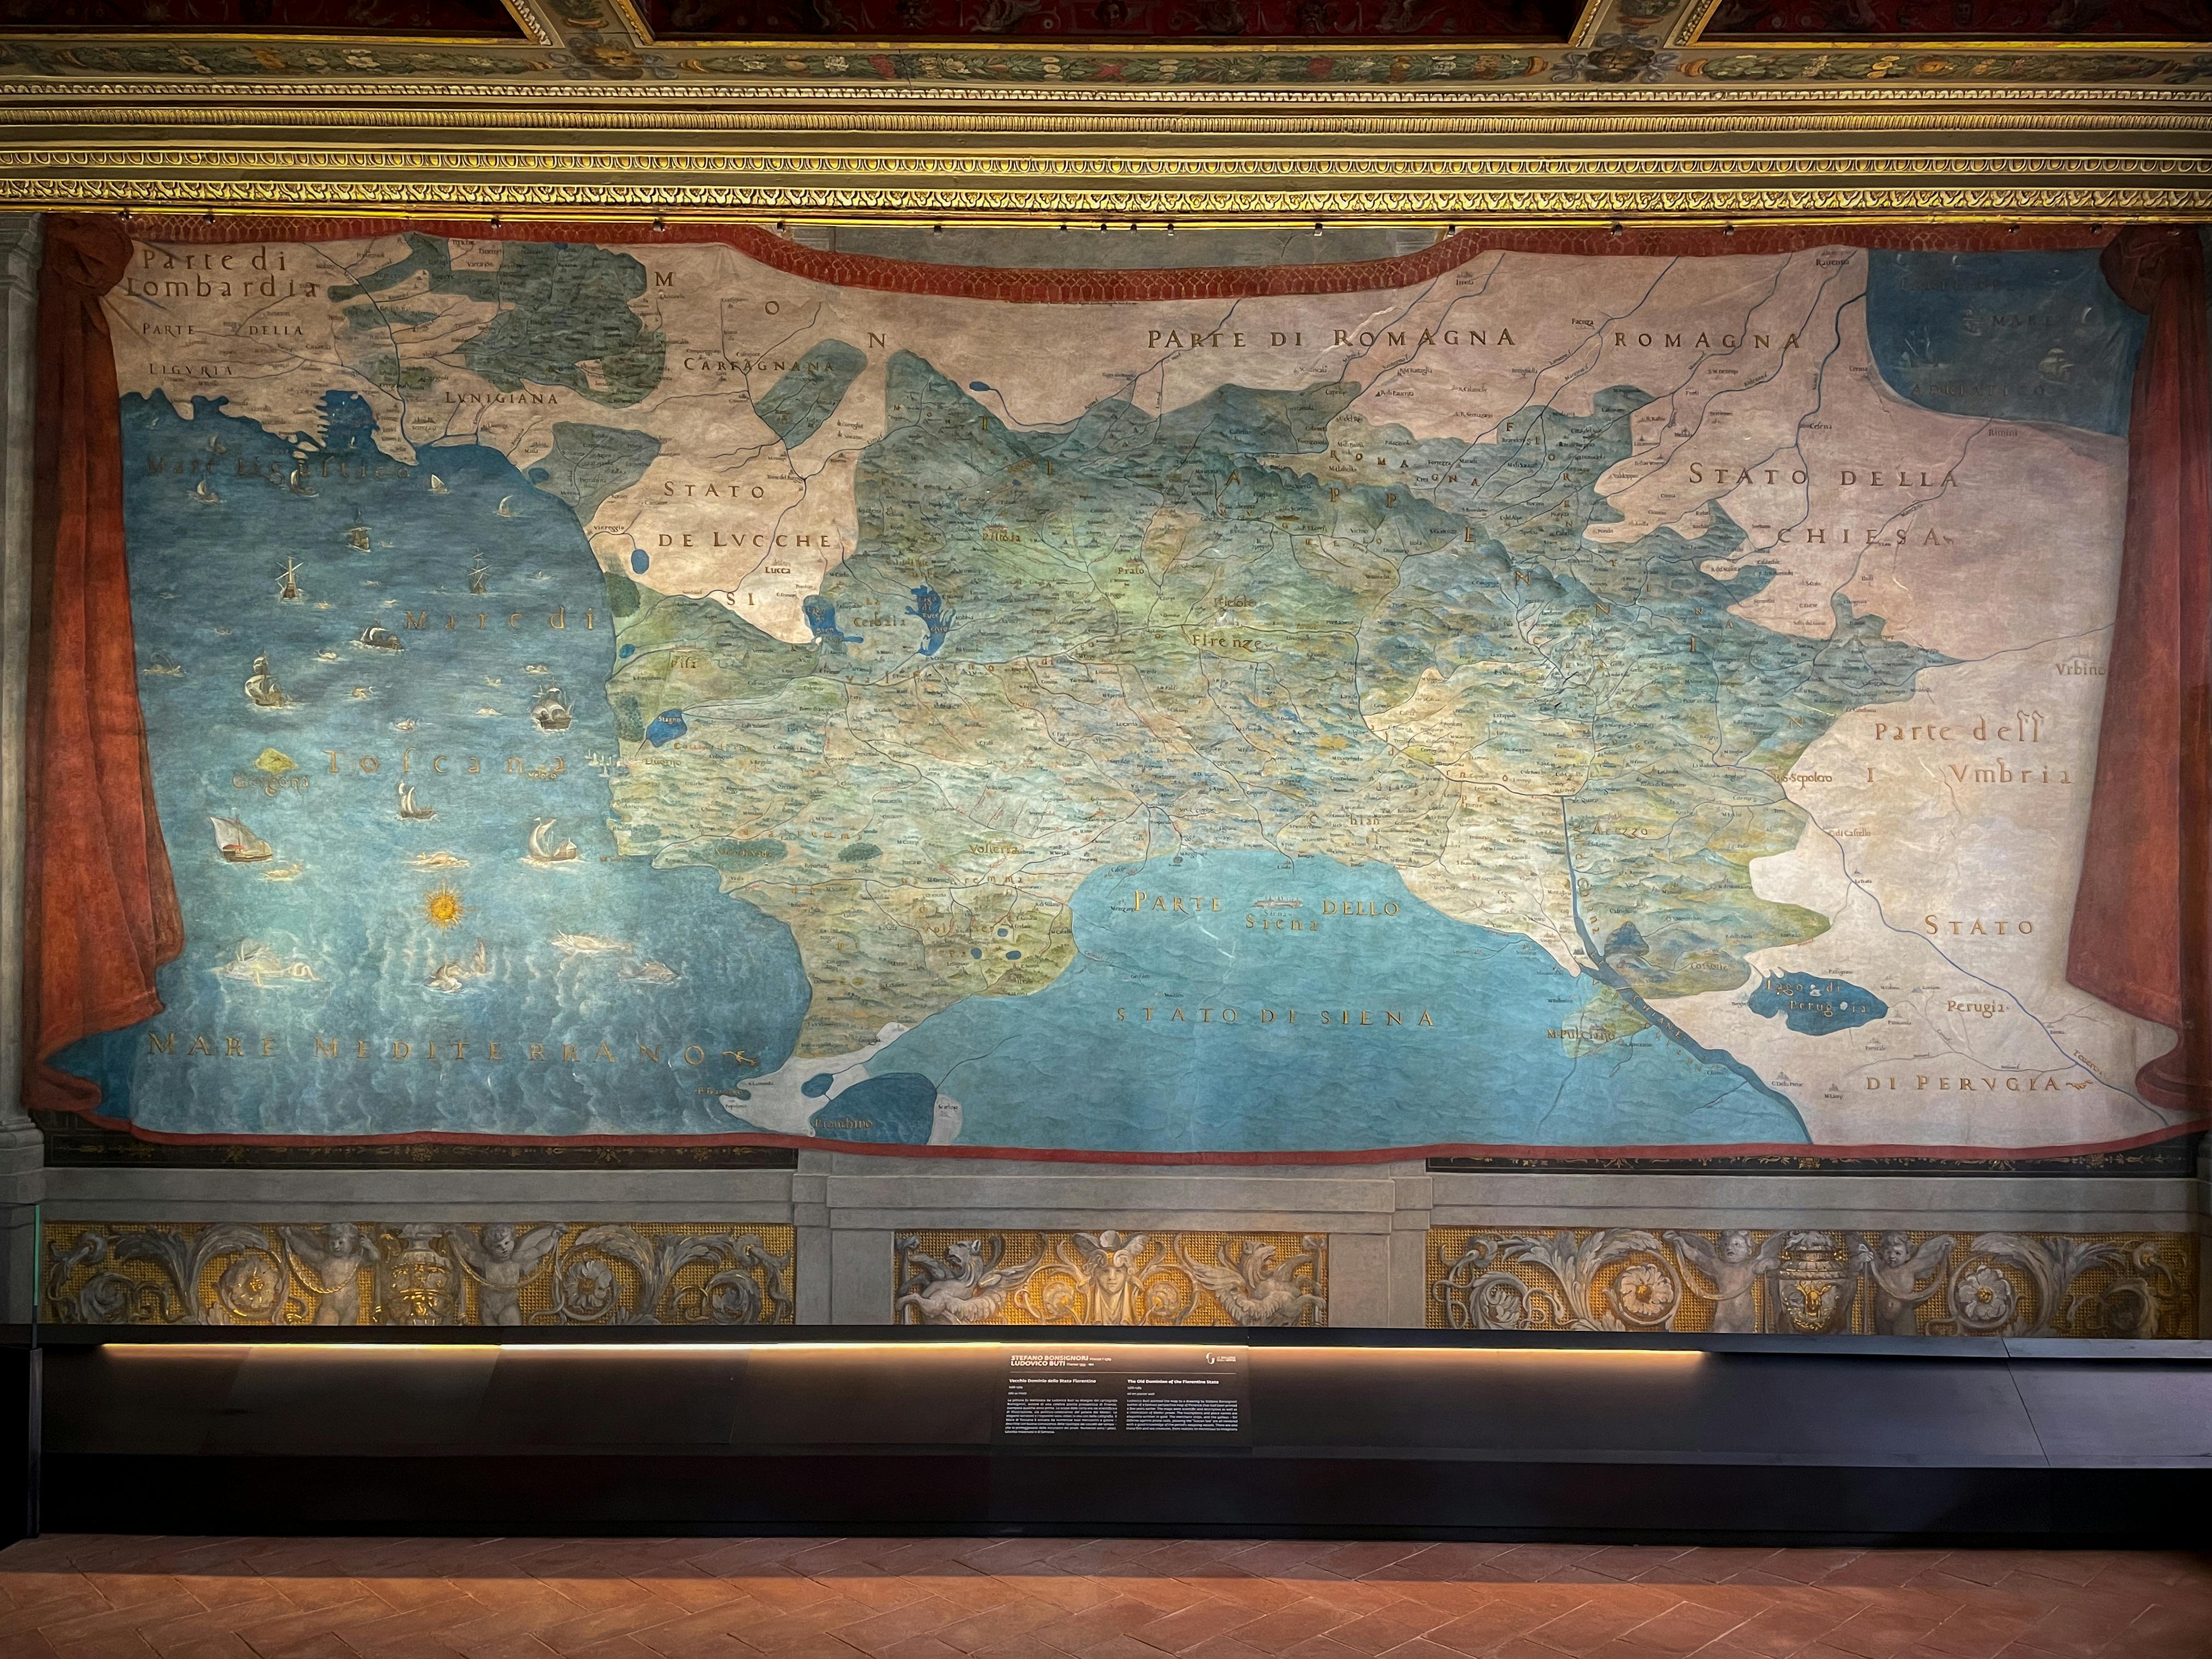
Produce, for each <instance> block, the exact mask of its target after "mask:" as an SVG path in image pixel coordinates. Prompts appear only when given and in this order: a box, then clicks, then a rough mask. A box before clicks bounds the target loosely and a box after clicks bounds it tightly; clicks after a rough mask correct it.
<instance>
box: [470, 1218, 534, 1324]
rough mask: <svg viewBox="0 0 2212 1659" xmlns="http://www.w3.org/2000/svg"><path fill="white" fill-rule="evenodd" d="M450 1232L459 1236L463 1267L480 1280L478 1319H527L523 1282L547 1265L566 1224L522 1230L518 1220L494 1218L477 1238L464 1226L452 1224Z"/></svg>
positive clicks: (486, 1321)
mask: <svg viewBox="0 0 2212 1659" xmlns="http://www.w3.org/2000/svg"><path fill="white" fill-rule="evenodd" d="M446 1237H447V1238H449V1239H451V1240H452V1241H453V1255H455V1256H456V1257H457V1258H459V1261H460V1264H461V1270H462V1271H463V1272H464V1273H467V1274H468V1276H469V1277H470V1278H471V1279H474V1280H476V1282H477V1323H478V1324H480V1325H520V1323H522V1287H523V1286H524V1285H527V1284H528V1283H530V1281H531V1280H532V1279H535V1278H537V1277H538V1273H539V1272H540V1271H541V1270H543V1268H544V1266H545V1262H546V1259H547V1258H548V1257H549V1256H550V1255H552V1253H553V1246H554V1244H555V1243H556V1242H557V1241H558V1240H559V1238H560V1237H561V1230H560V1228H558V1227H537V1228H533V1229H532V1231H529V1232H527V1233H520V1234H518V1233H517V1232H516V1231H514V1227H513V1224H512V1223H510V1222H505V1221H493V1222H488V1223H486V1224H485V1225H483V1227H481V1228H479V1229H478V1230H477V1237H475V1238H471V1237H469V1236H468V1233H467V1232H466V1231H465V1230H463V1229H461V1228H459V1227H448V1228H447V1230H446Z"/></svg>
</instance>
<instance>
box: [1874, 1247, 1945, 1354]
mask: <svg viewBox="0 0 2212 1659" xmlns="http://www.w3.org/2000/svg"><path fill="white" fill-rule="evenodd" d="M1951 1243H1952V1241H1951V1238H1950V1237H1949V1236H1948V1234H1947V1235H1942V1236H1939V1237H1935V1238H1931V1239H1929V1241H1928V1242H1927V1243H1925V1244H1923V1245H1922V1246H1921V1247H1920V1248H1919V1249H1918V1250H1917V1251H1916V1250H1915V1249H1913V1248H1912V1240H1911V1237H1910V1236H1909V1235H1907V1234H1905V1233H1897V1232H1890V1233H1884V1234H1882V1236H1881V1237H1880V1238H1878V1239H1869V1236H1868V1235H1866V1234H1861V1235H1860V1236H1859V1247H1858V1249H1857V1250H1856V1251H1854V1252H1853V1258H1854V1260H1855V1261H1856V1263H1857V1267H1858V1270H1859V1271H1860V1272H1861V1273H1864V1274H1865V1275H1866V1276H1867V1277H1868V1278H1869V1279H1872V1280H1873V1281H1874V1328H1875V1334H1876V1335H1878V1336H1917V1335H1919V1334H1920V1304H1922V1303H1923V1302H1925V1301H1927V1300H1928V1298H1929V1297H1931V1296H1933V1295H1935V1294H1936V1289H1937V1287H1938V1286H1940V1285H1942V1282H1943V1269H1944V1267H1946V1266H1947V1265H1948V1263H1949V1261H1950V1260H1951ZM1923 1273H1925V1274H1928V1275H1929V1279H1928V1282H1927V1283H1926V1284H1925V1285H1923V1284H1922V1283H1921V1282H1920V1278H1921V1275H1922V1274H1923Z"/></svg>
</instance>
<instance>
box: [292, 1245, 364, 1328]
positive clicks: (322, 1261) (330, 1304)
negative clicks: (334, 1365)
mask: <svg viewBox="0 0 2212 1659" xmlns="http://www.w3.org/2000/svg"><path fill="white" fill-rule="evenodd" d="M281 1231H283V1236H284V1253H285V1255H287V1256H288V1257H289V1258H290V1262H291V1267H292V1276H293V1278H295V1279H298V1280H299V1281H300V1283H301V1285H305V1286H306V1287H307V1289H308V1290H310V1291H313V1292H314V1293H315V1312H314V1316H313V1320H312V1323H313V1324H317V1325H358V1324H360V1323H361V1270H362V1268H363V1267H368V1266H370V1265H371V1264H372V1263H374V1261H377V1259H378V1257H377V1253H376V1244H375V1243H374V1240H372V1239H371V1238H370V1237H369V1236H368V1234H367V1233H365V1232H363V1231H362V1230H361V1229H360V1228H359V1227H357V1226H356V1225H354V1224H353V1223H352V1222H350V1221H333V1222H332V1223H331V1225H329V1226H327V1227H325V1228H324V1229H323V1230H322V1233H323V1237H322V1238H321V1240H320V1241H319V1242H318V1241H317V1239H316V1237H315V1230H314V1229H313V1228H312V1227H286V1228H283V1229H282V1230H281Z"/></svg>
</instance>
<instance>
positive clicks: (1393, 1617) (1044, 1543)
mask: <svg viewBox="0 0 2212 1659" xmlns="http://www.w3.org/2000/svg"><path fill="white" fill-rule="evenodd" d="M0 1609H4V1610H3V1611H0V1656H7V1659H15V1656H19V1655H20V1656H25V1659H28V1656H39V1659H49V1656H63V1659H67V1656H85V1659H90V1656H94V1655H98V1656H102V1659H106V1656H123V1655H129V1656H132V1659H149V1656H159V1659H217V1656H223V1659H279V1656H287V1659H440V1656H448V1655H454V1654H460V1655H466V1656H470V1659H525V1656H528V1659H551V1656H555V1655H561V1656H567V1659H586V1656H589V1659H687V1656H692V1655H714V1656H718V1659H753V1656H757V1655H761V1654H783V1655H791V1656H808V1659H854V1656H857V1655H863V1654H866V1655H872V1656H876V1659H955V1656H985V1655H989V1656H1004V1659H1063V1656H1082V1659H1161V1656H1164V1655H1183V1656H1189V1659H1251V1656H1257V1655H1282V1656H1285V1659H1355V1656H1358V1659H1368V1656H1379V1655H1389V1656H1392V1659H1465V1656H1468V1655H1495V1656H1497V1659H1559V1656H1561V1655H1563V1654H1566V1655H1590V1656H1601V1659H1684V1656H1687V1655H1691V1654H1696V1655H1699V1656H1701V1659H1784V1656H1793V1655H1794V1656H1796V1659H1996V1656H1998V1655H2003V1656H2006V1659H2075V1656H2087V1655H2109V1656H2125V1659H2207V1656H2212V1557H2207V1556H2198V1555H2185V1554H2178V1553H2176V1554H2148V1553H2145V1554H2134V1553H2098V1552H2067V1553H2058V1552H2050V1553H2038V1552H2032V1551H1994V1550H1990V1551H1976V1550H1966V1551H1954V1552H1948V1553H1947V1552H1944V1551H1941V1550H1877V1551H1861V1550H1848V1549H1838V1550H1763V1549H1678V1548H1663V1547H1662V1548H1630V1547H1620V1546H1612V1547H1592V1546H1583V1545H1573V1544H1542V1545H1539V1544H1523V1545H1518V1546H1516V1545H1508V1544H1418V1543H1376V1542H1362V1543H1330V1542H1304V1541H1300V1542H1268V1543H1249V1542H1235V1541H1227V1542H1225V1541H1220V1540H1212V1541H1201V1542H1163V1541H1159V1540H1157V1539H1141V1540H1130V1539H1115V1540H1104V1541H1068V1540H1065V1539H989V1540H977V1539H920V1540H915V1539H878V1538H848V1539H837V1540H827V1541H825V1540H817V1539H787V1538H782V1539H696V1538H694V1539H678V1540H666V1539H660V1540H639V1539H599V1540H589V1539H586V1540H558V1541H547V1540H544V1539H492V1540H469V1539H329V1538H315V1539H254V1538H246V1539H239V1538H226V1539H193V1538H109V1537H56V1538H46V1539H42V1540H40V1541H37V1542H34V1543H27V1544H18V1545H16V1546H15V1547H13V1548H11V1549H9V1550H7V1551H5V1552H4V1553H0Z"/></svg>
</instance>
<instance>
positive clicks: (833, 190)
mask: <svg viewBox="0 0 2212 1659" xmlns="http://www.w3.org/2000/svg"><path fill="white" fill-rule="evenodd" d="M0 205H6V206H14V207H20V208H87V209H120V208H145V209H153V208H180V207H181V208H193V209H210V210H214V209H240V210H277V209H300V210H328V211H334V212H408V211H413V212H418V213H426V212H441V213H445V214H448V215H463V216H465V215H469V214H493V213H511V214H516V215H523V216H526V215H532V214H535V215H538V216H563V217H569V218H592V217H599V216H606V217H623V216H636V215H639V214H645V213H650V214H660V215H666V214H677V215H682V216H692V217H700V218H713V217H737V218H746V217H751V218H758V217H763V216H771V215H772V216H786V215H790V216H802V217H814V218H829V219H834V218H836V217H838V216H845V215H854V214H866V215H868V216H872V217H883V216H891V217H898V218H905V219H909V220H923V221H927V220H932V219H943V218H946V217H963V218H966V219H970V220H1003V221H1023V222H1054V221H1058V220H1062V219H1083V220H1087V221H1091V222H1096V221H1098V220H1100V219H1102V218H1103V219H1109V220H1119V221H1122V222H1133V221H1140V220H1142V221H1151V220H1164V219H1170V218H1172V219H1176V220H1177V221H1178V222H1186V223H1190V224H1198V223H1203V222H1233V223H1254V222H1296V223H1304V222H1328V221H1330V220H1335V221H1338V222H1344V221H1347V220H1351V219H1360V220H1365V221H1370V222H1404V221H1414V222H1460V221H1466V222H1477V221H1482V220H1494V219H1506V218H1516V219H1530V218H1544V219H1553V220H1556V219H1561V218H1565V219H1583V220H1589V219H1598V220H1610V219H1620V218H1627V217H1635V218H1638V219H1644V220H1672V221H1693V222H1694V221H1706V222H1711V221H1717V220H1734V219H1740V218H1750V217H1753V216H1760V217H1774V218H1789V219H1795V220H1799V221H1853V220H1869V219H1884V218H1898V217H1911V218H1918V219H1934V220H1946V221H1959V220H2006V219H2026V218H2033V217H2054V216H2056V217H2066V218H2090V219H2096V218H2116V217H2123V216H2124V217H2130V218H2138V219H2160V218H2163V219H2174V218H2202V217H2208V216H2212V158H2208V157H2206V156H2204V155H2201V154H2191V155H2180V156H2173V155H2128V154H2110V153H2105V154H2091V155H1940V154H1927V153H1914V154H1900V153H1867V154H1844V155H1756V154H1741V153H1739V154H1736V155H1729V156H1725V157H1722V156H1709V155H1687V156H1685V155H1672V156H1663V157H1662V156H1577V155H1565V156H1560V155H1536V154H1528V155H1472V156H1470V155H1464V154H1460V155H1442V156H1439V155H1413V156H1403V155H1386V156H1376V155H1365V154H1351V155H1347V154H1343V153H1338V152H1334V151H1322V152H1320V153H1316V149H1315V148H1313V147H1312V145H1311V142H1310V140H1309V143H1308V147H1307V148H1305V149H1304V151H1303V153H1272V154H1268V155H1260V156H1254V155H1218V154H1212V153H1192V154H1155V155H1128V154H1111V155H1107V154H1098V153H1083V152H1071V153H1063V154H1057V155H1055V154H1052V153H1050V152H1049V151H1048V150H1046V151H1042V152H1041V153H1039V152H1032V153H1025V154H1020V155H1012V154H990V153H984V152H981V151H979V150H975V149H962V150H957V151H950V150H946V149H940V148H937V147H934V146H930V145H927V144H919V145H917V146H916V147H915V149H910V150H908V151H907V152H906V153H891V154H886V153H884V152H883V151H882V150H880V149H876V150H854V149H849V148H846V147H843V146H840V147H838V148H837V149H829V148H828V147H827V146H825V147H824V148H823V149H820V150H815V151H806V152H798V153H793V152H792V151H789V150H781V151H779V152H778V153H775V154H760V153H753V152H750V151H738V150H722V149H673V148H671V149H662V150H659V151H657V152H655V153H653V154H639V153H635V152H629V151H622V150H613V149H609V150H599V149H585V148H580V147H579V148H562V149H520V148H518V149H501V150H489V151H487V150H477V149H460V148H445V147H431V146H423V147H413V146H395V147H387V148H361V149H338V148H321V147H315V146H310V145H300V146H246V145H240V146H235V147H210V148H185V147H164V146H145V147H142V146H127V145H104V144H99V143H82V144H68V145H54V146H51V147H36V148H31V147H26V148H18V149H0Z"/></svg>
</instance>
